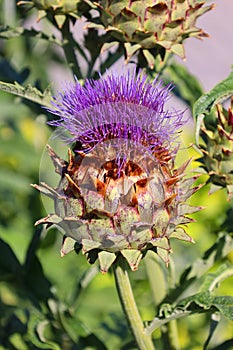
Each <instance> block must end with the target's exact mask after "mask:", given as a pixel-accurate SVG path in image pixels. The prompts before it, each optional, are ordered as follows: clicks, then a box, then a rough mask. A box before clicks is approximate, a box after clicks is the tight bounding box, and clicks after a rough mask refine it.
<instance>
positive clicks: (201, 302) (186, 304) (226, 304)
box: [176, 292, 233, 320]
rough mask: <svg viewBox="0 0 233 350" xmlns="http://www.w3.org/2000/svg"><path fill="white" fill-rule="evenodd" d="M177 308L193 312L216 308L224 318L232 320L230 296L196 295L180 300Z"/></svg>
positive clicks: (232, 299) (207, 293)
mask: <svg viewBox="0 0 233 350" xmlns="http://www.w3.org/2000/svg"><path fill="white" fill-rule="evenodd" d="M176 307H178V308H182V309H183V310H188V309H189V310H191V311H193V312H203V311H209V310H210V309H211V308H213V307H214V308H216V309H217V310H218V311H220V312H221V313H222V314H223V315H224V316H225V317H227V318H229V319H230V320H233V297H232V296H217V297H215V296H213V295H212V294H211V293H210V292H204V293H197V294H195V295H192V296H190V297H188V298H185V299H183V300H181V301H180V302H179V303H178V305H177V306H176Z"/></svg>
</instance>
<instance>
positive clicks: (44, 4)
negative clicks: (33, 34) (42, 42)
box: [18, 0, 92, 27]
mask: <svg viewBox="0 0 233 350" xmlns="http://www.w3.org/2000/svg"><path fill="white" fill-rule="evenodd" d="M18 5H30V6H32V7H36V8H37V9H38V19H39V20H40V19H42V18H43V17H46V16H47V14H49V13H50V14H52V16H54V19H55V21H56V22H57V24H58V26H59V27H62V25H63V23H64V22H65V19H66V16H68V15H69V16H72V17H74V18H79V17H80V16H81V15H82V14H84V13H85V12H86V11H88V10H89V9H90V8H91V6H92V4H91V1H88V0H87V1H85V0H32V1H19V2H18Z"/></svg>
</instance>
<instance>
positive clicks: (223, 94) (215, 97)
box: [193, 72, 233, 118]
mask: <svg viewBox="0 0 233 350" xmlns="http://www.w3.org/2000/svg"><path fill="white" fill-rule="evenodd" d="M232 95H233V72H231V73H230V75H229V76H228V78H226V79H224V80H223V81H221V82H220V83H219V84H217V85H216V86H215V87H214V88H213V89H212V90H210V91H209V92H208V93H207V94H204V95H202V96H201V97H200V98H199V99H198V100H197V101H196V102H195V104H194V106H193V115H194V118H197V117H198V116H199V115H202V114H206V113H208V112H210V110H211V108H212V107H213V106H215V105H216V104H217V103H219V102H222V101H224V100H226V99H227V98H228V97H230V96H232Z"/></svg>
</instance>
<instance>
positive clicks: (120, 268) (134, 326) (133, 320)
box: [114, 258, 155, 350]
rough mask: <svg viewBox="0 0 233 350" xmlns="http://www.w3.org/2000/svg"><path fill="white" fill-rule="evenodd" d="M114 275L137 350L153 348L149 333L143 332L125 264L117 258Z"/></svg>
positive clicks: (150, 349)
mask: <svg viewBox="0 0 233 350" xmlns="http://www.w3.org/2000/svg"><path fill="white" fill-rule="evenodd" d="M114 276H115V281H116V287H117V291H118V295H119V298H120V301H121V305H122V309H123V311H124V313H125V316H126V318H127V321H128V323H129V326H130V328H131V330H132V333H133V335H134V338H135V340H136V343H137V346H138V349H139V350H155V348H154V345H153V342H152V339H151V335H148V334H145V329H144V326H143V322H142V319H141V316H140V314H139V311H138V308H137V305H136V302H135V299H134V296H133V291H132V288H131V284H130V280H129V276H128V272H127V268H126V264H125V262H124V260H123V259H121V258H118V260H117V263H116V264H115V266H114Z"/></svg>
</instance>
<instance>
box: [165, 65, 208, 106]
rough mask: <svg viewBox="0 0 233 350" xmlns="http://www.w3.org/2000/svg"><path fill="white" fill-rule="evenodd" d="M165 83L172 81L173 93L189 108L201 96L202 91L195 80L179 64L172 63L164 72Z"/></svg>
mask: <svg viewBox="0 0 233 350" xmlns="http://www.w3.org/2000/svg"><path fill="white" fill-rule="evenodd" d="M164 75H165V79H164V80H165V82H166V83H169V82H170V81H173V82H174V84H175V86H174V89H173V93H174V94H175V95H176V96H177V97H179V98H181V99H182V100H184V101H185V102H186V103H187V104H188V105H189V106H193V104H194V102H195V101H196V100H197V99H198V98H199V97H200V96H201V95H202V94H203V89H202V87H201V84H200V83H199V81H198V80H197V78H196V77H195V76H194V75H192V74H191V73H190V72H189V71H188V69H187V68H186V67H185V66H184V65H181V64H177V63H172V64H170V65H169V66H168V67H167V68H166V70H165V73H164Z"/></svg>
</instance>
